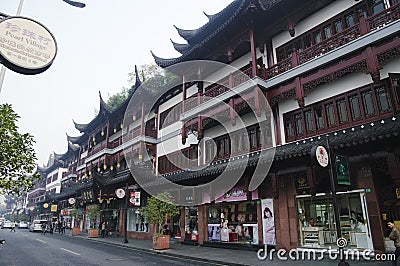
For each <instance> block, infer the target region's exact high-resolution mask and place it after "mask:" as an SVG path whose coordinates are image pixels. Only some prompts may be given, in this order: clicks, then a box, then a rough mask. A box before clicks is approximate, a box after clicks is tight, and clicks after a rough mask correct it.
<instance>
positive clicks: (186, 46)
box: [170, 39, 190, 54]
mask: <svg viewBox="0 0 400 266" xmlns="http://www.w3.org/2000/svg"><path fill="white" fill-rule="evenodd" d="M170 41H171V43H172V45H173V46H174V49H175V50H176V51H177V52H179V53H181V54H183V53H185V52H186V51H187V50H189V49H190V44H188V43H176V42H174V41H173V40H172V39H170Z"/></svg>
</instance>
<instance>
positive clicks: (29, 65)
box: [0, 17, 57, 75]
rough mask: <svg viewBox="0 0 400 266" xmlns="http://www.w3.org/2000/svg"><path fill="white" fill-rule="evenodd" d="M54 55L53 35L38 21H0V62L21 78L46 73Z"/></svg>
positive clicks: (55, 49)
mask: <svg viewBox="0 0 400 266" xmlns="http://www.w3.org/2000/svg"><path fill="white" fill-rule="evenodd" d="M56 54H57V43H56V40H55V38H54V36H53V34H52V33H51V32H50V31H49V30H48V29H47V28H46V27H45V26H43V25H42V24H40V23H39V22H37V21H35V20H33V19H30V18H25V17H7V18H5V19H3V20H1V21H0V62H1V63H2V64H4V65H5V66H6V67H7V68H9V69H11V70H13V71H15V72H18V73H21V74H25V75H34V74H38V73H41V72H43V71H45V70H47V69H48V68H49V67H50V66H51V64H52V63H53V61H54V58H55V57H56Z"/></svg>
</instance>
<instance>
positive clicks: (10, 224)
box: [1, 221, 14, 229]
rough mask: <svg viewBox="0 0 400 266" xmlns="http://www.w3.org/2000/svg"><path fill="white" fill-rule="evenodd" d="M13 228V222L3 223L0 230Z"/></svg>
mask: <svg viewBox="0 0 400 266" xmlns="http://www.w3.org/2000/svg"><path fill="white" fill-rule="evenodd" d="M13 226H14V222H11V221H5V222H4V223H3V225H2V226H1V228H2V229H4V228H12V227H13Z"/></svg>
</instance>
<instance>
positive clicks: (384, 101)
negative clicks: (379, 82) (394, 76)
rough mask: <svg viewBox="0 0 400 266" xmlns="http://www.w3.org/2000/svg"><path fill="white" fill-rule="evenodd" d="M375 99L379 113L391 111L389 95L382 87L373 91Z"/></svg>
mask: <svg viewBox="0 0 400 266" xmlns="http://www.w3.org/2000/svg"><path fill="white" fill-rule="evenodd" d="M375 93H376V98H377V100H378V106H379V111H380V112H388V111H391V109H392V107H391V105H390V100H389V95H388V93H387V91H386V88H385V87H384V86H381V87H378V88H376V89H375Z"/></svg>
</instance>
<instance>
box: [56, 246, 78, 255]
mask: <svg viewBox="0 0 400 266" xmlns="http://www.w3.org/2000/svg"><path fill="white" fill-rule="evenodd" d="M60 249H62V250H64V251H66V252H69V253H72V254H74V255H77V256H80V255H81V254H79V253H76V252H73V251H71V250H68V249H65V248H60Z"/></svg>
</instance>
